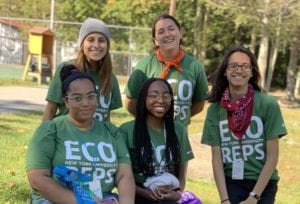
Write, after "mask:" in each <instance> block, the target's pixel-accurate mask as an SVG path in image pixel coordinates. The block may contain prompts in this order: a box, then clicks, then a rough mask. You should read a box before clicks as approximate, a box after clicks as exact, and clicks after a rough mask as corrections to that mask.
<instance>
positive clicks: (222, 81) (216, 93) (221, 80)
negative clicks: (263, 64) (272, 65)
mask: <svg viewBox="0 0 300 204" xmlns="http://www.w3.org/2000/svg"><path fill="white" fill-rule="evenodd" d="M235 52H242V53H245V54H246V55H248V57H249V58H250V62H251V66H252V77H251V78H250V80H249V83H250V84H251V85H252V86H253V89H254V90H257V91H262V88H261V87H260V86H259V83H260V79H261V76H260V73H259V69H258V64H257V60H256V57H255V56H254V54H253V53H252V52H251V51H250V50H249V49H248V48H245V47H243V46H242V45H236V46H235V47H233V48H231V49H229V50H228V51H227V52H226V53H225V55H224V57H223V60H222V61H221V63H220V65H219V67H218V69H217V70H216V71H215V72H214V73H213V75H212V80H211V81H212V89H211V91H210V93H209V95H208V96H207V99H208V101H209V102H218V101H220V100H221V98H222V95H223V93H224V91H225V89H226V88H227V87H228V84H229V82H228V80H227V78H226V76H225V72H226V69H227V66H228V61H229V58H230V56H231V55H232V54H233V53H235Z"/></svg>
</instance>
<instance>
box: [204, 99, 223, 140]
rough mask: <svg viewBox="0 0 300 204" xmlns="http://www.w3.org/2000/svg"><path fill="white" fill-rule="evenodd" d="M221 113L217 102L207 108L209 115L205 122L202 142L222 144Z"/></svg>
mask: <svg viewBox="0 0 300 204" xmlns="http://www.w3.org/2000/svg"><path fill="white" fill-rule="evenodd" d="M219 114H220V109H219V108H217V104H211V105H210V106H209V108H208V110H207V115H206V118H205V122H204V128H203V133H202V138H201V143H202V144H207V145H210V146H220V144H221V141H220V130H219V126H218V123H219V119H220V117H219Z"/></svg>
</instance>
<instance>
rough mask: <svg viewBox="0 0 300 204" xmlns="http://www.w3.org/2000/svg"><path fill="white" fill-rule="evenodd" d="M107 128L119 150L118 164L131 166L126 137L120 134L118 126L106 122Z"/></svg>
mask: <svg viewBox="0 0 300 204" xmlns="http://www.w3.org/2000/svg"><path fill="white" fill-rule="evenodd" d="M104 124H105V126H106V127H107V128H108V130H109V131H110V134H111V135H112V136H113V139H114V141H115V144H116V149H117V157H118V163H119V164H121V163H126V164H131V161H130V156H129V153H128V148H127V145H126V144H125V140H124V137H123V136H122V135H121V134H119V131H118V129H117V127H116V126H114V125H113V124H111V123H109V122H106V123H104Z"/></svg>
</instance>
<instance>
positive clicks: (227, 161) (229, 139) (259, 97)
mask: <svg viewBox="0 0 300 204" xmlns="http://www.w3.org/2000/svg"><path fill="white" fill-rule="evenodd" d="M286 134H287V131H286V128H285V124H284V121H283V118H282V115H281V111H280V107H279V105H278V103H277V101H276V100H275V99H274V98H273V97H271V96H268V95H267V94H264V93H261V92H257V91H255V92H254V107H253V113H252V117H251V123H250V126H249V127H248V129H247V130H246V133H245V134H244V136H243V138H242V141H241V143H242V149H241V146H240V144H239V141H238V138H237V137H236V136H234V135H233V134H232V133H231V131H230V130H229V127H228V120H227V111H226V110H225V109H224V108H223V107H221V105H220V103H219V102H218V103H212V104H211V105H210V107H209V108H208V111H207V116H206V120H205V124H204V130H203V135H202V140H201V142H202V143H203V144H208V145H211V146H220V147H221V152H222V159H223V164H224V171H225V175H226V176H228V177H231V176H232V162H233V161H235V160H238V159H242V160H243V161H244V178H245V179H254V180H257V179H258V177H259V175H260V173H261V170H262V168H263V166H264V164H265V162H266V142H267V140H270V139H272V138H274V137H276V136H279V137H282V136H284V135H286ZM271 179H272V180H278V179H279V176H278V172H277V170H275V171H274V172H273V174H272V177H271Z"/></svg>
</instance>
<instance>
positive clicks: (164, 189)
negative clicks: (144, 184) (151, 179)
mask: <svg viewBox="0 0 300 204" xmlns="http://www.w3.org/2000/svg"><path fill="white" fill-rule="evenodd" d="M153 194H154V195H155V196H156V197H159V198H160V200H179V199H180V197H181V195H180V193H179V192H176V191H173V189H172V188H171V187H170V186H160V187H158V188H156V189H155V190H154V191H153Z"/></svg>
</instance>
